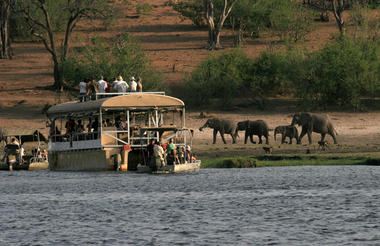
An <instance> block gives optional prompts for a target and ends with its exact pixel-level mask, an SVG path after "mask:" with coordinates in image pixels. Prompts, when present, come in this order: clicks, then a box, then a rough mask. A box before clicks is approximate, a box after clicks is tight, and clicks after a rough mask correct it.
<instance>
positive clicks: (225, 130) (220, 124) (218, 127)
mask: <svg viewBox="0 0 380 246" xmlns="http://www.w3.org/2000/svg"><path fill="white" fill-rule="evenodd" d="M206 127H209V128H211V129H214V132H213V141H212V143H213V144H215V142H216V135H217V134H218V132H219V133H220V136H221V137H222V140H223V142H224V143H225V144H226V143H227V142H226V140H225V139H224V134H230V135H231V137H232V143H236V136H235V129H236V126H235V123H234V122H233V121H231V120H229V119H220V118H211V119H208V120H207V121H206V123H205V124H204V125H203V126H201V127H200V128H199V131H202V130H203V128H206Z"/></svg>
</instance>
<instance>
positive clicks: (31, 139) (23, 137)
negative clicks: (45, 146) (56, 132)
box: [0, 129, 49, 170]
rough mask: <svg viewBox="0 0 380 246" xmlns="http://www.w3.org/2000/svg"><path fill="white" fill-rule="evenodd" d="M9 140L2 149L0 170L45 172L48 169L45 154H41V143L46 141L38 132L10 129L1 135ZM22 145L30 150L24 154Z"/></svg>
mask: <svg viewBox="0 0 380 246" xmlns="http://www.w3.org/2000/svg"><path fill="white" fill-rule="evenodd" d="M3 135H4V137H5V139H7V140H9V141H8V143H7V144H6V145H5V147H4V156H3V158H2V160H3V161H2V162H1V163H0V170H46V169H48V167H49V162H48V156H47V152H43V151H42V152H41V150H40V147H41V141H44V142H46V141H47V139H46V138H45V137H44V135H43V134H41V133H40V132H39V131H38V130H28V129H15V130H14V129H10V130H5V131H4V133H3ZM24 145H28V148H30V149H32V151H31V153H26V151H25V149H24Z"/></svg>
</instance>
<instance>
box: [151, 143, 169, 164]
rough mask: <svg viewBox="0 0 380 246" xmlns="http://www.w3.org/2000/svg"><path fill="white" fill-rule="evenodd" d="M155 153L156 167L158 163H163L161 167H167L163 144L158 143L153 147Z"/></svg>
mask: <svg viewBox="0 0 380 246" xmlns="http://www.w3.org/2000/svg"><path fill="white" fill-rule="evenodd" d="M153 151H154V157H155V158H156V165H157V163H161V166H166V164H165V150H164V148H162V143H161V142H158V143H157V144H156V145H154V147H153Z"/></svg>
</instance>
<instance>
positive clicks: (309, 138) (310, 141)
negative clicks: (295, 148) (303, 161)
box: [307, 131, 313, 144]
mask: <svg viewBox="0 0 380 246" xmlns="http://www.w3.org/2000/svg"><path fill="white" fill-rule="evenodd" d="M307 138H308V140H309V144H311V143H312V142H313V141H312V140H311V131H308V132H307Z"/></svg>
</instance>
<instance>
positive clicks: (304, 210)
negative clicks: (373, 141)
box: [0, 166, 380, 245]
mask: <svg viewBox="0 0 380 246" xmlns="http://www.w3.org/2000/svg"><path fill="white" fill-rule="evenodd" d="M0 185H1V189H0V228H1V230H0V245H12V244H15V245H73V244H77V245H83V244H103V245H104V244H105V245H147V244H149V245H168V244H171V245H173V244H180V245H181V244H182V245H189V244H192V245H269V244H270V245H277V244H278V245H380V228H379V225H380V167H370V166H327V167H311V166H306V167H276V168H256V169H203V170H201V171H200V173H199V174H187V175H146V174H135V173H116V172H103V173H102V172H99V173H98V172H49V171H38V172H26V171H18V172H0Z"/></svg>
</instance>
